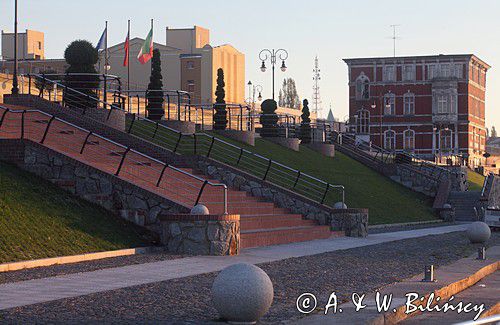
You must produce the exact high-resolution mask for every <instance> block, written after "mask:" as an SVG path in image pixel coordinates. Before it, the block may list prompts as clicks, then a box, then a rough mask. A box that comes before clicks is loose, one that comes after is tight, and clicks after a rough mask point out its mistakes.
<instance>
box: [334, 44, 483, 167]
mask: <svg viewBox="0 0 500 325" xmlns="http://www.w3.org/2000/svg"><path fill="white" fill-rule="evenodd" d="M344 61H345V62H346V63H347V65H348V68H349V117H350V119H349V121H350V124H351V126H352V130H353V132H355V133H356V136H357V138H359V139H361V140H364V141H371V142H372V143H373V144H375V145H378V146H381V147H384V148H386V149H389V150H395V151H397V152H400V151H408V152H412V153H414V154H415V155H417V156H420V157H422V158H425V159H429V160H434V159H436V158H442V157H447V156H450V155H461V156H463V157H465V158H467V161H468V162H469V164H470V165H471V166H478V165H481V164H484V160H485V158H484V157H483V154H484V152H485V149H486V126H485V92H486V72H487V71H488V69H489V68H490V66H489V65H488V64H486V63H485V62H484V61H482V60H481V59H479V58H478V57H476V56H475V55H472V54H465V55H434V56H411V57H385V58H383V57H381V58H360V59H345V60H344Z"/></svg>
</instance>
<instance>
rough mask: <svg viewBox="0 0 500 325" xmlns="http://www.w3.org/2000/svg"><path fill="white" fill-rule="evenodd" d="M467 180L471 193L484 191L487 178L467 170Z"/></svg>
mask: <svg viewBox="0 0 500 325" xmlns="http://www.w3.org/2000/svg"><path fill="white" fill-rule="evenodd" d="M467 179H468V180H469V191H481V190H482V189H483V184H484V179H485V177H484V176H483V175H481V174H479V173H476V172H475V171H472V170H467Z"/></svg>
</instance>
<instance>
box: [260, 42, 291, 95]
mask: <svg viewBox="0 0 500 325" xmlns="http://www.w3.org/2000/svg"><path fill="white" fill-rule="evenodd" d="M277 58H279V59H280V60H281V71H283V72H285V71H286V69H287V66H286V64H285V60H286V59H288V52H287V51H286V50H284V49H278V50H275V49H272V50H269V49H264V50H262V51H260V53H259V59H260V60H261V61H262V65H261V66H260V71H262V72H266V70H267V67H266V61H267V60H270V62H271V67H272V76H273V100H274V69H275V66H276V61H277Z"/></svg>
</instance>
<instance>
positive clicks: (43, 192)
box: [0, 163, 150, 263]
mask: <svg viewBox="0 0 500 325" xmlns="http://www.w3.org/2000/svg"><path fill="white" fill-rule="evenodd" d="M148 237H150V234H148V233H147V232H145V231H143V230H142V229H141V228H139V227H136V226H133V225H132V224H130V223H127V222H125V221H123V220H121V219H119V218H118V217H115V216H113V215H110V214H109V213H108V212H107V211H105V210H103V209H102V208H100V207H98V206H96V205H93V204H90V203H87V202H85V201H83V200H80V199H78V198H77V197H75V196H73V195H71V194H69V193H67V192H64V191H62V190H61V189H59V188H57V187H56V186H55V185H53V184H51V183H49V182H47V181H44V180H43V179H41V178H39V177H37V176H35V175H32V174H30V173H27V172H24V171H22V170H20V169H18V168H16V167H13V166H11V165H8V164H5V163H0V263H5V262H11V261H20V260H30V259H37V258H46V257H55V256H62V255H73V254H81V253H89V252H97V251H107V250H115V249H122V248H130V247H136V246H144V245H148V244H149V243H150V241H149V240H148V239H147V238H148Z"/></svg>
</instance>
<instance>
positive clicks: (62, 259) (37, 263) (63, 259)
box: [0, 247, 155, 273]
mask: <svg viewBox="0 0 500 325" xmlns="http://www.w3.org/2000/svg"><path fill="white" fill-rule="evenodd" d="M154 249H155V247H139V248H128V249H120V250H115V251H107V252H98V253H88V254H80V255H70V256H59V257H50V258H42V259H38V260H30V261H21V262H13V263H4V264H0V273H2V272H11V271H18V270H24V269H32V268H35V267H44V266H51V265H59V264H70V263H79V262H87V261H94V260H101V259H105V258H110V257H119V256H130V255H136V254H145V253H148V252H151V251H153V250H154Z"/></svg>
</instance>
